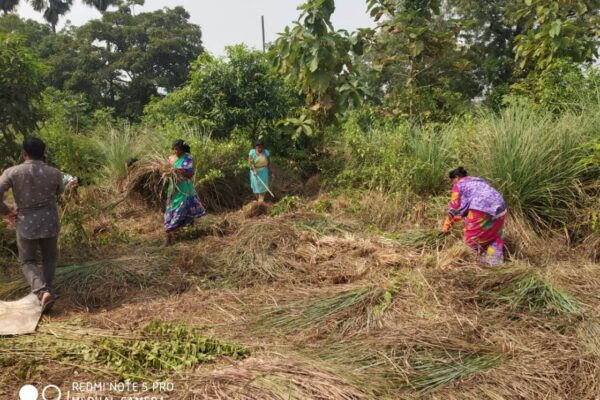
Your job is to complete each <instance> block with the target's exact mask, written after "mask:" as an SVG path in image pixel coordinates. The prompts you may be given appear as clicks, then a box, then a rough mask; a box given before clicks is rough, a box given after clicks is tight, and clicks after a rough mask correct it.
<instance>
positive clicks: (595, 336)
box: [577, 321, 600, 365]
mask: <svg viewBox="0 0 600 400" xmlns="http://www.w3.org/2000/svg"><path fill="white" fill-rule="evenodd" d="M577 336H578V338H579V340H580V341H581V342H582V344H583V345H584V346H585V348H586V349H587V350H588V351H589V352H590V353H591V354H593V355H594V357H596V359H597V361H598V362H599V363H600V323H598V321H587V322H584V323H582V324H581V325H580V326H579V327H578V328H577ZM599 365H600V364H599Z"/></svg>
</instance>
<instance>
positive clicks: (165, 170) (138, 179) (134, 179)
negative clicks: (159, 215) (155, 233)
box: [125, 155, 179, 208]
mask: <svg viewBox="0 0 600 400" xmlns="http://www.w3.org/2000/svg"><path fill="white" fill-rule="evenodd" d="M178 179H179V177H178V176H177V174H176V173H175V170H174V169H173V168H172V167H171V166H170V165H169V164H167V163H166V161H165V160H164V158H162V157H160V156H159V155H152V156H148V157H146V158H145V159H144V161H143V162H138V163H136V164H135V166H134V167H133V168H132V169H131V171H130V172H129V174H128V175H127V179H126V181H125V191H126V192H127V193H129V194H132V193H137V194H139V195H141V196H142V198H143V199H144V200H145V201H147V202H148V203H149V204H151V205H152V206H155V207H158V208H160V207H164V204H165V202H166V198H167V197H166V194H167V193H166V192H167V188H168V186H169V184H170V183H171V182H177V181H178Z"/></svg>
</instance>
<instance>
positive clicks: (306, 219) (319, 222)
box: [280, 213, 359, 236]
mask: <svg viewBox="0 0 600 400" xmlns="http://www.w3.org/2000/svg"><path fill="white" fill-rule="evenodd" d="M280 218H285V219H287V220H290V219H291V220H292V221H294V222H293V225H294V226H295V227H296V228H298V229H301V230H305V231H309V232H312V233H315V234H318V235H323V236H325V235H335V234H344V233H348V232H355V231H358V230H359V226H358V224H357V223H355V222H354V221H349V220H347V219H342V218H338V217H332V216H330V215H326V214H317V213H297V214H291V215H287V216H282V217H280Z"/></svg>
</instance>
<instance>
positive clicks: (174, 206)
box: [165, 140, 206, 244]
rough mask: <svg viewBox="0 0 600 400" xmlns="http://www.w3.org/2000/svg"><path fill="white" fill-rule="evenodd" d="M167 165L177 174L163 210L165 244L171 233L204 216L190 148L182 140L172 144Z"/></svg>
mask: <svg viewBox="0 0 600 400" xmlns="http://www.w3.org/2000/svg"><path fill="white" fill-rule="evenodd" d="M169 164H170V165H171V166H172V167H173V169H174V170H175V172H176V174H177V179H173V180H171V182H170V185H169V192H168V197H167V209H166V210H165V232H166V233H167V244H171V242H172V240H173V235H172V233H173V232H175V231H176V230H177V229H179V228H181V227H182V226H184V225H187V224H192V223H193V222H194V219H196V218H200V217H202V216H203V215H204V214H206V210H205V209H204V207H203V206H202V203H201V202H200V198H199V197H198V195H197V194H196V189H195V188H194V182H193V181H192V178H193V177H194V163H193V161H192V157H191V156H190V146H188V145H187V144H186V143H185V142H184V141H183V140H176V141H175V142H174V143H173V155H172V156H171V157H169Z"/></svg>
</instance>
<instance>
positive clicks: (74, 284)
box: [0, 259, 188, 309]
mask: <svg viewBox="0 0 600 400" xmlns="http://www.w3.org/2000/svg"><path fill="white" fill-rule="evenodd" d="M148 261H151V262H157V263H159V264H164V263H165V261H164V260H158V259H155V260H136V259H116V260H103V261H98V262H93V263H88V264H82V265H70V266H67V267H61V268H58V269H57V271H56V276H55V278H54V282H53V286H54V288H55V290H56V291H57V292H58V293H60V294H63V295H65V296H67V297H68V298H71V299H72V300H73V302H75V303H76V304H77V305H80V306H82V307H85V308H86V309H91V308H98V307H102V306H114V305H115V304H114V303H115V302H116V301H118V300H120V299H123V298H125V297H126V296H127V295H129V294H132V293H135V292H139V291H142V290H149V289H152V290H155V291H156V290H158V291H166V292H167V293H168V292H170V291H179V290H180V289H181V288H180V286H181V285H188V283H187V282H185V281H184V279H183V278H181V279H180V280H179V281H178V280H177V279H171V280H170V281H169V282H170V283H169V284H168V285H165V282H164V280H163V279H162V277H163V274H164V273H166V271H164V272H163V271H160V268H159V266H154V267H148V266H146V265H144V264H142V263H147V262H148ZM171 277H172V278H173V274H172V273H171ZM28 290H29V285H28V284H27V282H25V280H24V279H23V278H20V277H19V278H15V279H11V280H8V281H4V282H1V281H0V299H2V300H9V299H14V298H17V297H20V296H23V295H24V294H26V293H27V291H28Z"/></svg>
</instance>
